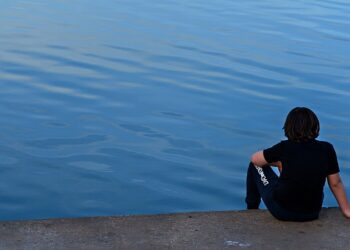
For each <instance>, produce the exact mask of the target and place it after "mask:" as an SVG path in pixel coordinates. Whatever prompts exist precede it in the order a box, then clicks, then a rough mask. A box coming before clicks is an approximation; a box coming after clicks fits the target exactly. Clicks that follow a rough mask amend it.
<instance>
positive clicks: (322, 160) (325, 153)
mask: <svg viewBox="0 0 350 250" xmlns="http://www.w3.org/2000/svg"><path fill="white" fill-rule="evenodd" d="M263 152H264V157H265V159H266V161H267V162H269V163H272V162H276V161H281V162H282V167H283V169H282V173H281V175H280V178H279V180H278V183H277V185H276V188H275V190H274V193H273V197H274V199H275V200H276V201H277V202H278V203H279V204H280V205H281V206H282V207H284V208H286V209H288V210H290V211H295V212H315V211H319V210H320V209H321V207H322V201H323V187H324V184H325V180H326V177H327V176H328V175H330V174H335V173H338V172H339V166H338V161H337V156H336V153H335V151H334V148H333V146H332V144H330V143H328V142H324V141H318V140H309V141H306V142H294V141H290V140H286V141H281V142H280V143H278V144H276V145H274V146H272V147H271V148H268V149H265V150H264V151H263Z"/></svg>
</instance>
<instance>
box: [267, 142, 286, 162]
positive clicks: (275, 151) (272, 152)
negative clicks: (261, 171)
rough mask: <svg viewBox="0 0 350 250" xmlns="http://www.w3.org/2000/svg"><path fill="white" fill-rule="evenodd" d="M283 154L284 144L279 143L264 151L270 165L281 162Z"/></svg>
mask: <svg viewBox="0 0 350 250" xmlns="http://www.w3.org/2000/svg"><path fill="white" fill-rule="evenodd" d="M282 152H283V142H280V143H277V144H276V145H274V146H272V147H271V148H267V149H265V150H264V151H263V154H264V158H265V160H266V161H267V162H268V163H271V162H276V161H279V160H281V155H282Z"/></svg>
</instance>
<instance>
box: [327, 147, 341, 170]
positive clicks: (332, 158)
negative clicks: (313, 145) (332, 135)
mask: <svg viewBox="0 0 350 250" xmlns="http://www.w3.org/2000/svg"><path fill="white" fill-rule="evenodd" d="M329 145H330V147H329V165H328V171H327V175H331V174H336V173H338V172H339V165H338V160H337V154H336V153H335V150H334V148H333V146H332V144H329Z"/></svg>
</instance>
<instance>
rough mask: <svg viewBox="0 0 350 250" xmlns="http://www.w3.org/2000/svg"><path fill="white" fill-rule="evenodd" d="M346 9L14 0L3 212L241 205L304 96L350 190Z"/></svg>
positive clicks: (225, 1) (0, 187) (340, 5)
mask: <svg viewBox="0 0 350 250" xmlns="http://www.w3.org/2000/svg"><path fill="white" fill-rule="evenodd" d="M349 11H350V5H349V4H348V3H347V1H341V0H334V1H317V2H310V1H293V2H288V3H287V2H281V1H272V0H271V1H264V2H261V1H258V0H254V1H244V2H242V1H239V2H235V1H229V0H219V1H215V2H213V1H198V0H194V1H185V0H177V1H174V0H173V1H171V0H169V1H160V0H151V1H140V0H131V1H122V0H118V1H111V0H101V1H92V0H84V1H83V0H77V1H66V0H64V1H44V0H35V1H34V0H28V1H20V0H2V1H1V3H0V202H1V205H0V219H2V220H10V219H11V220H12V219H28V218H35V219H37V218H48V217H77V216H93V215H120V214H144V213H168V212H180V211H194V210H195V211H212V210H232V209H243V208H244V207H245V205H244V192H245V171H246V167H247V164H248V160H249V156H250V154H251V153H252V152H254V151H256V150H259V149H262V148H266V147H268V146H271V145H273V144H275V143H277V142H278V141H279V140H281V139H283V131H282V129H281V128H282V124H283V122H284V118H285V115H286V114H287V112H288V111H289V110H290V109H291V108H292V107H294V106H308V107H310V108H312V109H313V110H314V111H315V112H316V113H317V115H318V116H319V118H320V121H321V136H320V139H322V140H328V141H330V142H332V143H333V145H334V147H335V149H336V151H337V154H338V159H339V163H340V165H341V171H342V176H343V179H344V180H345V185H346V187H347V190H348V192H349V193H350V189H349V188H350V184H348V180H349V174H350V169H349V166H347V164H346V162H348V161H349V159H350V152H349V150H348V148H349V143H348V142H349V141H350V129H349V128H350V117H349V115H348V114H349V112H348V109H349V107H350V105H349V100H350V98H349V96H350V86H349V79H350V71H349V70H350V64H349V60H348V57H349V55H350V47H349V42H350V35H349V33H348V30H349V25H350V18H349V15H348V13H349ZM324 205H325V206H334V205H336V202H335V200H334V198H333V197H332V196H331V195H330V193H329V190H328V189H326V196H325V202H324Z"/></svg>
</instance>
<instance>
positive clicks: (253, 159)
mask: <svg viewBox="0 0 350 250" xmlns="http://www.w3.org/2000/svg"><path fill="white" fill-rule="evenodd" d="M250 161H251V163H253V164H254V165H258V164H257V157H256V153H255V154H252V156H251V157H250Z"/></svg>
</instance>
